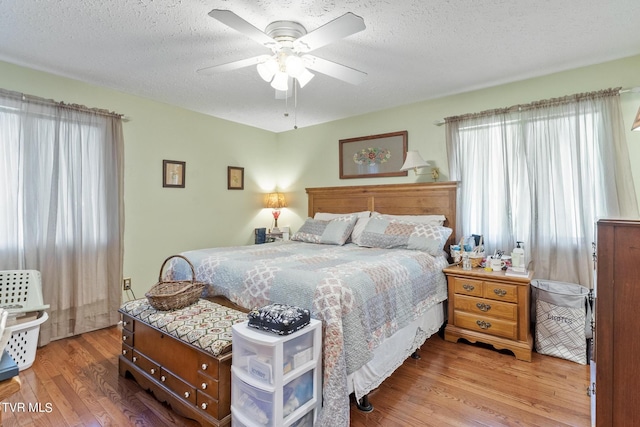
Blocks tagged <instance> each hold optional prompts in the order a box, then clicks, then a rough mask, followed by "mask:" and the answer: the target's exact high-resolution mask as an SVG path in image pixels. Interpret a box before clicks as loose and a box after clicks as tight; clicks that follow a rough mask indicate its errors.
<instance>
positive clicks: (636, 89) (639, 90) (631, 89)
mask: <svg viewBox="0 0 640 427" xmlns="http://www.w3.org/2000/svg"><path fill="white" fill-rule="evenodd" d="M618 93H620V94H623V93H640V86H634V87H629V88H624V89H620V90H619V91H618ZM433 124H434V125H436V126H442V125H443V124H445V120H444V119H440V120H435V121H434V122H433Z"/></svg>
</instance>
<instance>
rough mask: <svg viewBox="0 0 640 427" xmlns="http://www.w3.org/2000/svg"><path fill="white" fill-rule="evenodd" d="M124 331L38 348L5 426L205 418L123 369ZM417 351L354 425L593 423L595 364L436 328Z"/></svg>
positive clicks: (356, 415)
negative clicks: (464, 339)
mask: <svg viewBox="0 0 640 427" xmlns="http://www.w3.org/2000/svg"><path fill="white" fill-rule="evenodd" d="M120 337H121V334H120V328H119V327H112V328H107V329H103V330H99V331H95V332H91V333H87V334H84V335H81V336H78V337H73V338H68V339H64V340H59V341H54V342H52V343H50V344H48V345H47V346H45V347H42V348H39V349H38V351H37V353H36V354H37V357H36V361H35V363H34V364H33V366H32V367H31V368H29V369H27V370H25V371H22V372H21V373H20V379H21V381H22V389H21V391H20V392H18V393H17V394H15V395H14V396H12V397H11V398H9V399H7V400H6V401H5V402H4V403H3V404H2V405H0V409H2V410H3V416H2V421H3V423H2V425H3V426H6V427H9V426H52V427H58V426H92V427H93V426H118V427H123V426H153V427H162V426H186V427H191V426H198V424H197V423H196V422H194V421H191V420H187V419H185V418H182V417H179V416H177V415H176V414H174V413H173V411H172V410H171V409H170V408H168V407H165V406H163V405H162V404H160V403H159V402H157V401H156V400H155V399H154V398H153V396H152V395H150V394H149V393H147V392H145V391H143V390H141V389H140V387H139V386H138V385H137V384H136V383H135V382H134V381H133V380H130V379H124V378H121V377H120V376H119V375H118V359H117V358H118V355H119V352H120V342H121V341H120V340H121V338H120ZM420 355H421V359H419V360H413V359H408V360H407V361H405V363H404V364H403V365H402V366H401V367H400V368H399V369H398V370H397V371H396V372H395V373H394V375H393V376H392V377H390V378H388V379H387V380H386V381H385V382H384V383H383V385H382V387H381V388H380V389H378V390H376V391H374V392H372V393H371V394H370V400H371V403H372V404H373V405H374V407H375V410H374V411H373V412H371V413H362V412H360V411H358V409H357V408H356V407H355V405H354V404H353V402H352V409H351V425H352V426H354V427H364V426H367V427H369V426H384V427H395V426H492V427H493V426H545V427H546V426H572V427H581V426H585V427H587V426H589V425H590V421H589V420H590V418H589V417H590V416H589V397H588V396H587V394H586V390H587V386H588V382H589V367H588V366H581V365H578V364H576V363H573V362H569V361H566V360H561V359H556V358H553V357H547V356H541V355H538V354H534V356H533V361H532V362H531V363H528V362H522V361H518V360H516V359H515V358H514V357H513V356H510V355H507V354H501V353H500V352H497V351H494V350H491V349H487V348H483V347H482V346H475V345H469V344H465V343H458V344H453V343H449V342H445V341H444V340H443V339H442V338H440V337H439V336H437V335H435V336H433V337H431V338H430V339H429V340H427V342H426V343H425V344H424V345H423V346H422V349H421V350H420ZM9 403H11V404H12V405H9ZM21 404H22V405H21Z"/></svg>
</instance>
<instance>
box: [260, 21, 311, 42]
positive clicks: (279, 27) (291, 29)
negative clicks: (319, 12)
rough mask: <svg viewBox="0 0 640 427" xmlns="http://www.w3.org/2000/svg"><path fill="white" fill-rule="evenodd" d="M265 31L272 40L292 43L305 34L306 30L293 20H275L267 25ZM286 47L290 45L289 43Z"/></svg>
mask: <svg viewBox="0 0 640 427" xmlns="http://www.w3.org/2000/svg"><path fill="white" fill-rule="evenodd" d="M265 33H266V34H267V35H268V36H269V37H271V38H272V39H274V40H277V41H278V42H280V43H283V44H284V45H285V46H286V45H287V44H288V43H293V42H294V41H295V40H296V39H299V38H300V37H302V36H304V35H305V34H307V30H306V29H305V28H304V27H303V26H302V24H299V23H297V22H293V21H275V22H272V23H271V24H269V25H267V28H266V29H265ZM287 47H291V46H290V45H289V46H287Z"/></svg>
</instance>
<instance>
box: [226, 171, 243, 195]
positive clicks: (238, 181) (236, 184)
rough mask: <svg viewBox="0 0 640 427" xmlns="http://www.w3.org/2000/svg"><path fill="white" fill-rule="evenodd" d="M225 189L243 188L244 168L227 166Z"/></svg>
mask: <svg viewBox="0 0 640 427" xmlns="http://www.w3.org/2000/svg"><path fill="white" fill-rule="evenodd" d="M227 190H244V168H238V167H235V166H227Z"/></svg>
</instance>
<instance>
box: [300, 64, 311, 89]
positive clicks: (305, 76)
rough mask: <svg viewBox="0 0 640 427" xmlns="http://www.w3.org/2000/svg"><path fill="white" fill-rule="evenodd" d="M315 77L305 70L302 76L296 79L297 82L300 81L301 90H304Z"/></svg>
mask: <svg viewBox="0 0 640 427" xmlns="http://www.w3.org/2000/svg"><path fill="white" fill-rule="evenodd" d="M314 76H315V74H313V73H312V72H311V71H309V70H307V69H306V68H305V69H304V70H303V71H302V73H300V75H299V76H297V77H296V80H298V84H300V88H303V87H304V86H305V85H306V84H307V83H309V82H310V81H311V79H312V78H313V77H314Z"/></svg>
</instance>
